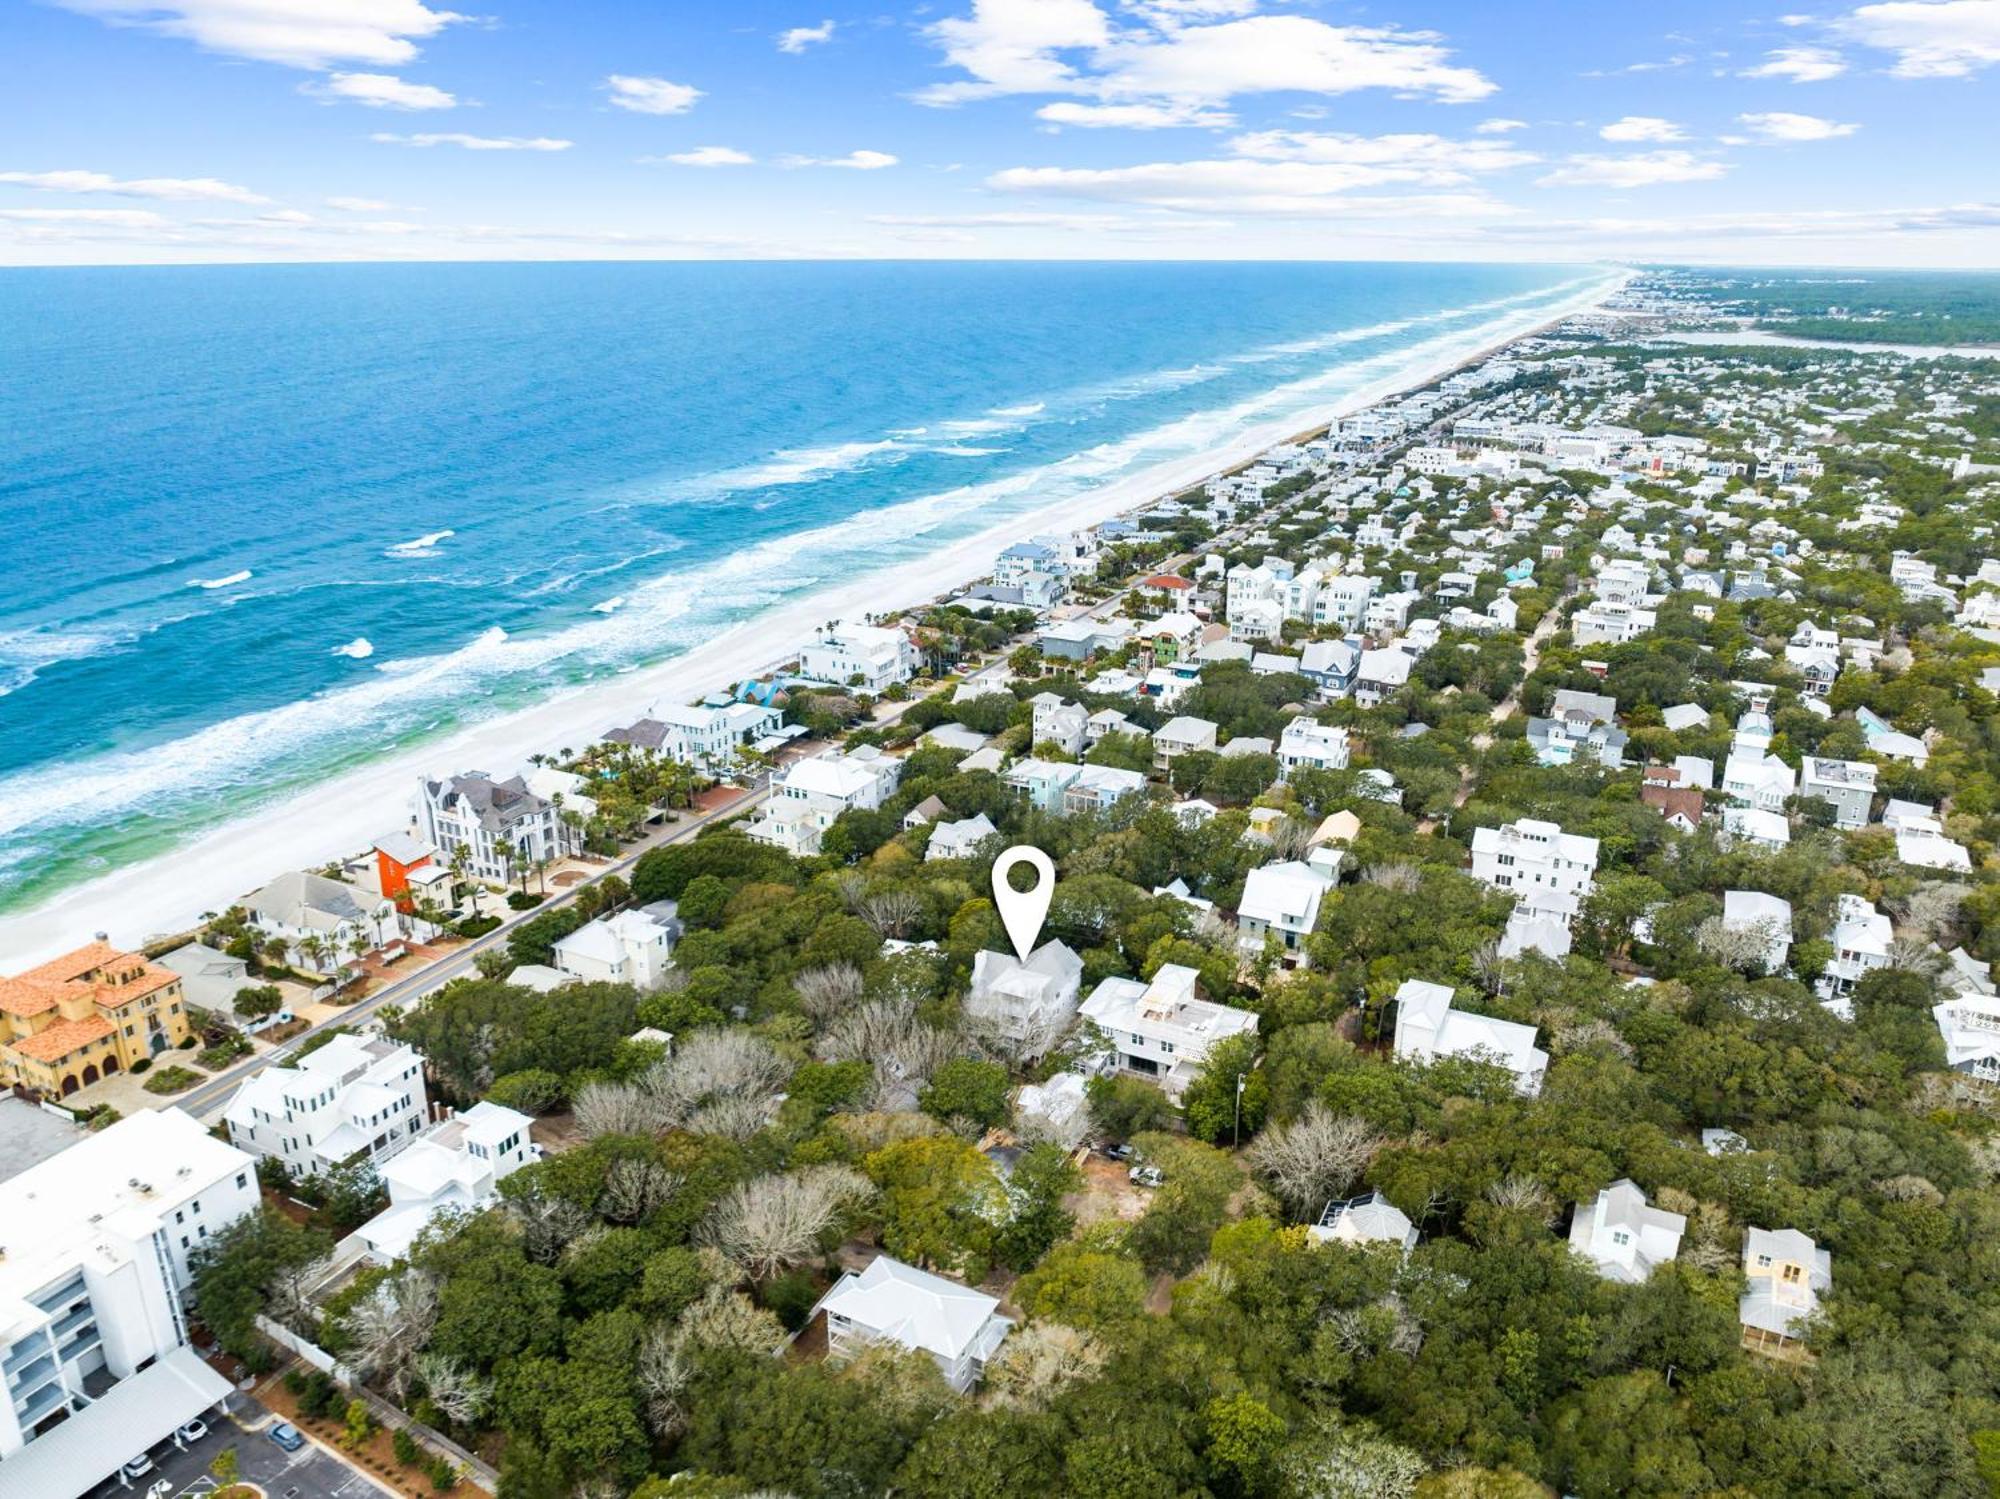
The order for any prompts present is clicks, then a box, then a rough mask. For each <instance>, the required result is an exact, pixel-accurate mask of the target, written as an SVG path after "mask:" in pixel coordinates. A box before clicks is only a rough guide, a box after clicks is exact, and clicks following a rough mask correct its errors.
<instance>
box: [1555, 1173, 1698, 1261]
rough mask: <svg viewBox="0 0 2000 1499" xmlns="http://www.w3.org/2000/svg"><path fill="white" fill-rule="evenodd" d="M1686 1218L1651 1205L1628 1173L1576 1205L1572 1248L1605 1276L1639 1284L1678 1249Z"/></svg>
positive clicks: (1570, 1231)
mask: <svg viewBox="0 0 2000 1499" xmlns="http://www.w3.org/2000/svg"><path fill="white" fill-rule="evenodd" d="M1686 1231H1687V1218H1686V1216H1685V1215H1683V1214H1681V1213H1669V1212H1667V1211H1666V1210H1665V1209H1664V1208H1656V1207H1653V1206H1652V1205H1651V1204H1649V1203H1648V1202H1647V1201H1646V1194H1645V1193H1644V1192H1642V1191H1641V1190H1640V1189H1639V1187H1638V1184H1637V1183H1635V1182H1634V1181H1632V1179H1631V1178H1630V1177H1626V1178H1622V1179H1620V1180H1618V1181H1615V1182H1613V1183H1612V1184H1611V1185H1610V1186H1608V1187H1606V1188H1605V1189H1604V1190H1603V1191H1602V1192H1599V1193H1598V1194H1597V1201H1595V1202H1593V1203H1590V1204H1589V1205H1587V1206H1586V1205H1585V1204H1583V1203H1581V1202H1579V1203H1578V1204H1577V1205H1576V1213H1575V1216H1574V1217H1573V1218H1572V1219H1571V1222H1570V1228H1569V1247H1570V1248H1571V1249H1574V1250H1575V1251H1576V1252H1577V1253H1578V1254H1580V1255H1582V1256H1583V1257H1584V1258H1585V1259H1587V1260H1589V1261H1590V1262H1591V1263H1592V1264H1593V1265H1595V1266H1596V1267H1597V1273H1598V1274H1599V1275H1601V1276H1603V1277H1604V1278H1605V1279H1606V1280H1617V1281H1624V1282H1625V1283H1626V1284H1628V1285H1636V1284H1638V1283H1639V1282H1640V1281H1643V1280H1645V1279H1646V1278H1647V1277H1648V1276H1650V1275H1651V1274H1652V1273H1653V1271H1654V1269H1655V1268H1657V1267H1658V1266H1660V1265H1664V1264H1665V1263H1666V1262H1667V1261H1668V1260H1671V1259H1672V1258H1673V1257H1674V1256H1675V1255H1676V1254H1678V1253H1680V1247H1681V1235H1682V1234H1683V1233H1685V1232H1686Z"/></svg>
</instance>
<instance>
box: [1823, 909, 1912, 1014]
mask: <svg viewBox="0 0 2000 1499" xmlns="http://www.w3.org/2000/svg"><path fill="white" fill-rule="evenodd" d="M1833 913H1834V914H1833V930H1832V931H1831V932H1830V933H1828V934H1827V941H1828V942H1830V943H1832V944H1833V956H1832V957H1831V958H1829V959H1828V960H1827V964H1826V967H1825V968H1824V969H1822V970H1821V972H1820V976H1819V983H1818V985H1817V989H1818V992H1819V996H1820V998H1821V999H1822V1000H1823V1001H1825V1002H1826V1004H1827V1006H1828V1007H1829V1008H1831V1009H1835V1010H1836V1011H1842V1010H1851V1009H1852V1006H1851V1004H1850V1003H1849V1000H1850V997H1851V996H1852V995H1853V993H1854V990H1855V988H1856V987H1857V986H1858V985H1859V984H1860V983H1861V981H1862V980H1863V979H1864V978H1866V977H1867V976H1868V975H1869V974H1871V973H1873V972H1874V971H1875V970H1876V969H1878V968H1886V967H1888V966H1889V946H1890V944H1891V943H1892V942H1894V941H1895V940H1896V929H1895V927H1894V926H1893V925H1892V924H1891V923H1890V921H1889V918H1888V917H1887V916H1885V915H1883V914H1882V913H1881V912H1880V911H1878V910H1876V909H1875V906H1874V903H1873V902H1871V901H1869V900H1868V899H1867V898H1866V897H1865V896H1860V895H1842V896H1841V897H1840V899H1839V900H1837V901H1835V902H1834V907H1833Z"/></svg>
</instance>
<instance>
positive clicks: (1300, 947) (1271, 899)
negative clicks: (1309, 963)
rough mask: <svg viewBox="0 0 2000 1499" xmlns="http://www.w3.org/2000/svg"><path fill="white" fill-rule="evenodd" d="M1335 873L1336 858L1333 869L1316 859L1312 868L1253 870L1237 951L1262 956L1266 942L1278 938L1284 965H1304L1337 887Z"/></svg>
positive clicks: (1298, 862)
mask: <svg viewBox="0 0 2000 1499" xmlns="http://www.w3.org/2000/svg"><path fill="white" fill-rule="evenodd" d="M1335 868H1338V860H1337V859H1336V860H1334V861H1333V867H1331V868H1329V867H1328V865H1327V864H1326V863H1325V862H1324V861H1322V860H1320V859H1319V858H1318V857H1317V856H1316V857H1315V859H1314V861H1313V862H1311V863H1308V862H1306V861H1305V860H1303V859H1287V860H1284V861H1283V862H1281V863H1277V864H1265V865H1262V866H1260V867H1258V868H1256V869H1253V870H1251V871H1250V873H1249V875H1248V877H1246V878H1245V879H1244V881H1243V898H1242V899H1241V900H1240V901H1238V902H1237V906H1236V932H1237V937H1236V942H1237V946H1238V947H1239V948H1241V949H1242V950H1243V951H1244V952H1246V953H1255V952H1261V951H1262V950H1263V947H1264V943H1265V940H1266V939H1267V938H1270V937H1276V938H1277V939H1278V943H1279V945H1280V946H1281V947H1282V948H1283V950H1284V957H1283V960H1282V961H1283V962H1284V964H1285V965H1286V966H1287V967H1295V966H1298V965H1300V964H1303V963H1304V962H1305V961H1306V951H1305V943H1306V938H1308V937H1310V936H1311V935H1312V932H1313V928H1314V927H1315V926H1317V925H1318V924H1319V907H1320V902H1321V901H1322V900H1323V899H1324V898H1325V896H1326V892H1327V891H1328V890H1330V889H1332V888H1333V871H1334V869H1335Z"/></svg>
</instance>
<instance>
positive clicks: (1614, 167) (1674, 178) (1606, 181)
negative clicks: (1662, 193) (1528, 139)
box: [1535, 151, 1729, 188]
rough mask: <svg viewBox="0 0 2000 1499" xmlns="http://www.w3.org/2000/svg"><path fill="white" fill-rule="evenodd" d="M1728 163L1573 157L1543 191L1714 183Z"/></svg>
mask: <svg viewBox="0 0 2000 1499" xmlns="http://www.w3.org/2000/svg"><path fill="white" fill-rule="evenodd" d="M1728 170H1729V165H1728V163H1726V162H1721V161H1715V160H1712V159H1710V158H1707V157H1701V156H1697V155H1695V154H1694V152H1692V151H1640V152H1636V153H1634V154H1633V155H1630V156H1594V155H1588V154H1585V155H1580V156H1572V157H1570V158H1569V159H1568V160H1567V161H1565V162H1564V163H1563V165H1561V166H1560V167H1557V168H1556V169H1555V170H1554V171H1553V172H1550V173H1549V174H1548V175H1547V176H1545V177H1538V178H1536V179H1535V180H1536V182H1537V183H1538V184H1539V185H1540V186H1542V187H1619V188H1631V187H1652V186H1654V185H1655V184H1656V183H1662V182H1712V181H1714V180H1715V179H1716V178H1717V177H1720V176H1722V175H1723V174H1724V173H1725V172H1727V171H1728Z"/></svg>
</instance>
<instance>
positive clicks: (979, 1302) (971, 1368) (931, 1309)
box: [807, 1255, 1014, 1395]
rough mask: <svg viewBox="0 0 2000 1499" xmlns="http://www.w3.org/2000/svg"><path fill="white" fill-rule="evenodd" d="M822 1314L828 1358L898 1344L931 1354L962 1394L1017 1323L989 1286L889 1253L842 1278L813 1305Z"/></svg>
mask: <svg viewBox="0 0 2000 1499" xmlns="http://www.w3.org/2000/svg"><path fill="white" fill-rule="evenodd" d="M821 1312H824V1313H825V1314H826V1345H827V1355H828V1357H830V1358H832V1359H834V1360H836V1361H844V1360H846V1359H850V1358H853V1357H854V1356H855V1355H856V1354H858V1353H860V1352H862V1351H863V1350H864V1349H866V1348H868V1347H870V1346H871V1345H874V1344H877V1343H893V1344H895V1345H896V1346H897V1347H899V1348H906V1349H909V1350H910V1351H911V1352H921V1353H928V1354H929V1355H930V1356H931V1357H932V1358H933V1359H935V1360H936V1361H937V1366H938V1369H939V1370H940V1371H941V1372H942V1373H943V1375H944V1378H945V1383H946V1384H948V1385H950V1386H951V1387H952V1388H953V1389H954V1390H957V1391H958V1392H959V1393H960V1394H961V1395H963V1394H965V1393H967V1392H968V1391H970V1390H971V1389H972V1388H973V1386H975V1385H977V1384H978V1383H979V1381H980V1380H981V1379H982V1378H983V1377H984V1376H985V1373H986V1365H987V1363H988V1361H989V1360H991V1359H992V1357H993V1355H994V1354H996V1353H998V1352H999V1351H1000V1345H1001V1344H1002V1343H1003V1342H1005V1341H1006V1338H1007V1334H1008V1333H1009V1332H1011V1331H1012V1330H1013V1327H1014V1324H1013V1322H1012V1320H1011V1319H1009V1318H1006V1317H1003V1316H1001V1315H1000V1303H999V1301H998V1300H997V1299H996V1298H994V1297H992V1296H988V1295H987V1294H986V1293H985V1292H984V1291H975V1290H973V1289H972V1288H971V1287H970V1286H965V1285H960V1284H959V1283H958V1282H957V1281H955V1280H946V1279H945V1278H944V1277H943V1276H942V1275H932V1274H931V1273H930V1272H929V1271H926V1270H919V1269H917V1268H916V1267H914V1266H912V1265H905V1264H904V1263H902V1262H901V1261H900V1260H892V1259H890V1258H889V1257H888V1256H887V1255H878V1256H877V1257H876V1258H875V1259H873V1260H871V1261H869V1264H868V1268H867V1269H865V1270H860V1271H849V1272H848V1273H847V1274H846V1275H843V1276H841V1278H840V1279H839V1280H838V1281H836V1282H835V1283H834V1286H833V1289H832V1290H830V1291H828V1292H827V1293H826V1295H824V1296H822V1297H821V1298H820V1300H819V1304H818V1305H817V1306H815V1307H814V1308H813V1315H815V1316H817V1315H818V1314H820V1313H821ZM807 1320H808V1322H810V1320H811V1319H810V1318H808V1319H807Z"/></svg>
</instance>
